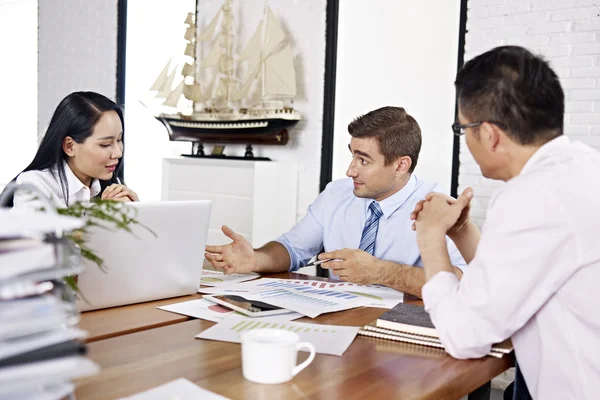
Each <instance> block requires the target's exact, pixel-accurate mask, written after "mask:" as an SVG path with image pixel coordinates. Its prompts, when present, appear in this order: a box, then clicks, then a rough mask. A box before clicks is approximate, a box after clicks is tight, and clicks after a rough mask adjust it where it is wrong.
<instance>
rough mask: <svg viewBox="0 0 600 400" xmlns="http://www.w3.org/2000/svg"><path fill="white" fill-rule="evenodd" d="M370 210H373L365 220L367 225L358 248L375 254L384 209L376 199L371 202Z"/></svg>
mask: <svg viewBox="0 0 600 400" xmlns="http://www.w3.org/2000/svg"><path fill="white" fill-rule="evenodd" d="M369 210H371V215H370V216H369V218H368V219H367V222H365V227H364V228H363V232H362V237H361V239H360V246H359V247H358V248H359V249H360V250H364V251H366V252H367V253H369V254H371V255H374V254H375V239H376V238H377V228H379V217H381V216H382V215H383V211H381V207H379V204H377V202H376V201H373V202H372V203H371V204H369Z"/></svg>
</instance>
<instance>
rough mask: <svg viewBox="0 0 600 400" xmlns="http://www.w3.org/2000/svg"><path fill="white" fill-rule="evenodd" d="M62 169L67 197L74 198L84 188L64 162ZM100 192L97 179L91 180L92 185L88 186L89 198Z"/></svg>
mask: <svg viewBox="0 0 600 400" xmlns="http://www.w3.org/2000/svg"><path fill="white" fill-rule="evenodd" d="M63 168H64V171H65V176H66V177H67V184H68V185H69V196H74V195H75V194H76V193H77V192H79V191H80V190H82V189H83V188H85V187H86V186H85V185H84V184H83V183H82V182H81V181H80V180H79V178H77V177H76V176H75V174H74V173H73V171H72V170H71V167H69V164H67V162H66V161H65V162H63ZM100 190H101V188H100V181H99V180H98V179H92V184H91V185H90V196H91V197H90V198H93V197H95V196H97V195H98V193H100Z"/></svg>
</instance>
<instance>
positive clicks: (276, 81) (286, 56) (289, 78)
mask: <svg viewBox="0 0 600 400" xmlns="http://www.w3.org/2000/svg"><path fill="white" fill-rule="evenodd" d="M263 79H264V85H263V87H264V91H263V97H265V98H270V97H295V96H296V73H295V71H294V60H293V56H292V48H291V46H290V44H289V43H288V44H286V45H285V46H284V48H283V49H282V50H281V51H279V52H277V53H274V54H272V55H271V56H269V57H268V58H267V60H266V61H265V72H264V78H263Z"/></svg>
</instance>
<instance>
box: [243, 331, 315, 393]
mask: <svg viewBox="0 0 600 400" xmlns="http://www.w3.org/2000/svg"><path fill="white" fill-rule="evenodd" d="M241 339H242V373H243V375H244V378H246V379H248V380H249V381H251V382H256V383H270V384H275V383H283V382H287V381H289V380H291V379H292V378H293V377H294V376H296V374H298V372H300V371H302V370H303V369H304V368H306V367H308V365H309V364H310V363H311V362H312V360H314V358H315V348H314V346H313V345H312V344H310V343H308V342H300V336H298V335H297V334H295V333H294V332H289V331H284V330H282V329H253V330H250V331H247V332H244V333H242V335H241ZM303 348H304V349H306V350H308V351H310V355H309V356H308V358H307V359H306V360H305V361H304V362H303V363H302V364H300V365H296V362H297V357H298V350H300V349H303Z"/></svg>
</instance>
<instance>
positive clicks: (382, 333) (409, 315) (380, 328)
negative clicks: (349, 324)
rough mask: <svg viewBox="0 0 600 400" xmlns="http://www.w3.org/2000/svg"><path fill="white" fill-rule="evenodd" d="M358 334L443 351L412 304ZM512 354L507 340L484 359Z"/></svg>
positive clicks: (428, 320) (422, 313) (423, 315)
mask: <svg viewBox="0 0 600 400" xmlns="http://www.w3.org/2000/svg"><path fill="white" fill-rule="evenodd" d="M358 334H359V335H363V336H370V337H375V338H378V339H386V340H394V341H398V342H404V343H411V344H417V345H421V346H429V347H435V348H439V349H443V348H444V346H443V345H442V343H441V341H440V339H439V335H438V334H437V331H436V330H435V327H434V326H433V323H432V322H431V318H429V314H428V313H427V311H425V309H424V308H423V307H421V306H416V305H413V304H405V303H399V304H398V305H396V306H395V307H394V308H393V309H391V310H389V311H387V312H386V313H384V314H383V315H381V317H379V318H378V319H377V320H376V321H375V322H373V323H371V324H369V325H366V326H364V327H363V328H361V329H360V330H359V331H358ZM512 350H513V347H512V343H511V342H510V339H507V340H505V341H504V342H502V343H499V344H495V345H494V346H492V349H491V350H490V353H489V354H488V355H490V356H493V357H498V358H500V357H502V356H503V355H505V354H508V353H510V352H511V351H512Z"/></svg>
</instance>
